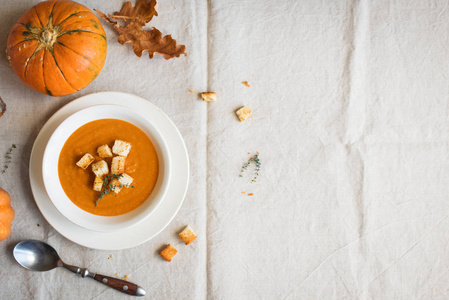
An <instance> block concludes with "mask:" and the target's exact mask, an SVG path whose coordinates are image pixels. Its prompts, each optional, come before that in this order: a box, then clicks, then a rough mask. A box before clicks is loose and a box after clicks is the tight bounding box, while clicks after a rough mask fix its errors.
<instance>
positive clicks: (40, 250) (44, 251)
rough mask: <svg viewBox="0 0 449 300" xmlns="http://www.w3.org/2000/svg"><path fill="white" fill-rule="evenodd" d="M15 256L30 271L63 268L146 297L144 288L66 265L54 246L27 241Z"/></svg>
mask: <svg viewBox="0 0 449 300" xmlns="http://www.w3.org/2000/svg"><path fill="white" fill-rule="evenodd" d="M13 255H14V258H15V259H16V260H17V262H18V263H19V264H20V265H21V266H22V267H24V268H26V269H28V270H32V271H39V272H42V271H49V270H53V269H54V268H57V267H63V268H65V269H67V270H69V271H71V272H73V273H75V274H77V275H80V276H81V277H83V278H84V277H90V278H92V279H95V280H96V281H98V282H101V283H102V284H104V285H107V286H109V287H112V288H114V289H116V290H118V291H120V292H122V293H125V294H128V295H133V296H145V294H146V292H145V290H144V289H143V288H141V287H140V286H138V285H136V284H134V283H131V282H128V281H125V280H121V279H118V278H114V277H109V276H104V275H100V274H95V273H91V272H89V271H88V270H87V269H85V268H83V269H82V268H79V267H76V266H71V265H68V264H66V263H64V262H63V261H62V260H61V258H60V257H59V255H58V253H57V252H56V250H55V249H54V248H53V247H52V246H50V245H48V244H46V243H44V242H41V241H36V240H27V241H23V242H20V243H18V244H17V245H16V246H15V247H14V251H13Z"/></svg>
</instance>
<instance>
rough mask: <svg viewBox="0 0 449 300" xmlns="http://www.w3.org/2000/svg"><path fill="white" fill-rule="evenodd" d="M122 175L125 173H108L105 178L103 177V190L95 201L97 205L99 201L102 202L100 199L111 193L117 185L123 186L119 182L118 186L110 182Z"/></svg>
mask: <svg viewBox="0 0 449 300" xmlns="http://www.w3.org/2000/svg"><path fill="white" fill-rule="evenodd" d="M122 177H123V175H121V174H111V175H106V176H105V178H103V189H102V190H101V193H100V195H98V198H97V200H96V201H95V206H97V205H98V202H100V200H101V199H103V197H104V196H106V195H107V194H109V193H111V192H112V191H113V190H114V189H115V188H116V187H119V188H122V185H121V184H119V185H118V186H117V185H115V184H110V182H111V181H112V180H113V179H120V178H122Z"/></svg>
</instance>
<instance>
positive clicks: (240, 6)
mask: <svg viewBox="0 0 449 300" xmlns="http://www.w3.org/2000/svg"><path fill="white" fill-rule="evenodd" d="M79 2H81V3H83V4H85V5H86V6H88V7H89V8H92V9H93V8H96V9H100V10H102V11H104V12H113V11H116V10H118V9H119V8H120V7H121V5H122V3H123V1H122V0H109V1H100V0H96V1H95V0H80V1H79ZM35 3H37V1H33V0H21V1H13V0H2V1H1V5H2V7H1V10H0V23H1V26H0V45H5V44H6V38H7V35H8V32H9V28H10V27H11V26H12V25H13V23H14V22H15V21H16V19H18V17H19V16H20V15H21V14H22V13H23V12H24V11H25V10H26V9H27V8H28V7H30V6H32V5H34V4H35ZM158 7H159V16H158V17H157V18H155V19H154V20H153V21H152V23H151V26H155V27H157V28H159V29H160V30H162V32H163V33H164V34H168V33H171V34H172V35H173V37H175V38H176V39H177V40H178V41H179V42H180V43H184V44H185V45H186V46H187V52H188V56H187V57H182V58H178V59H173V60H170V61H165V60H164V59H163V58H161V57H157V58H156V59H153V60H151V61H150V60H148V58H145V57H142V58H137V57H136V56H135V55H134V54H133V53H132V50H131V48H130V47H129V46H121V45H119V44H118V43H117V41H116V33H115V32H114V31H113V30H112V29H111V28H110V27H109V26H106V25H104V27H105V30H106V33H107V36H108V57H107V62H106V65H105V67H104V68H103V71H102V72H101V74H100V76H99V77H98V78H97V79H96V80H95V81H94V82H93V83H92V84H91V85H90V86H89V87H87V88H86V89H84V90H82V91H81V92H78V93H77V94H74V95H71V96H67V97H63V98H59V99H57V98H50V97H47V96H44V95H40V94H38V93H36V92H34V91H32V90H30V89H29V88H26V87H25V86H24V85H23V84H22V83H21V82H20V81H19V79H18V78H17V77H16V76H15V75H14V74H13V72H12V70H11V69H10V67H9V65H8V62H7V60H6V57H5V54H4V52H0V53H1V54H0V96H1V97H2V98H3V99H4V100H5V101H6V102H7V104H8V112H7V114H6V115H5V116H4V117H2V118H1V119H0V155H3V154H2V153H5V152H6V151H7V150H8V148H9V147H10V146H11V144H12V143H15V144H16V145H17V146H18V148H17V149H16V151H15V152H14V153H13V161H12V163H11V165H10V168H9V169H8V171H7V173H6V174H4V175H0V186H2V187H3V188H5V189H6V190H8V191H9V192H10V193H11V195H12V198H13V207H14V209H15V211H16V219H15V220H14V222H13V233H12V235H11V236H10V237H9V238H8V239H7V240H6V241H3V242H0V266H1V267H0V299H79V298H84V299H122V298H125V297H127V296H125V295H122V294H119V293H117V292H115V291H113V290H111V289H108V288H106V287H103V286H102V285H99V284H97V283H95V282H92V281H90V280H87V279H80V278H76V277H75V276H73V275H72V274H70V273H69V272H66V271H65V270H54V271H51V272H46V273H33V272H30V271H26V270H24V269H22V268H21V267H20V266H19V265H18V264H17V263H15V261H14V259H13V257H12V255H11V250H12V248H13V246H14V245H15V243H16V242H18V241H21V240H24V239H29V238H34V239H40V240H44V241H47V242H49V243H50V244H52V245H53V246H54V247H55V248H56V249H57V250H58V251H59V252H60V253H61V256H62V257H63V258H64V259H65V260H67V262H70V263H73V264H76V265H80V266H85V267H88V268H89V269H90V270H92V271H96V272H100V273H103V274H111V275H113V274H114V273H117V274H118V275H117V276H118V277H122V276H124V275H125V274H127V275H129V276H130V280H131V281H134V282H136V283H138V284H140V285H141V286H143V287H144V288H146V290H147V292H148V296H147V298H151V299H206V298H207V299H446V298H447V297H448V292H449V286H448V284H447V282H448V280H449V259H448V254H447V253H448V250H449V231H448V230H447V227H448V226H449V220H448V209H449V196H448V192H449V153H448V150H449V149H448V148H449V140H448V134H449V130H448V126H449V118H448V113H449V108H448V103H449V84H448V79H449V68H448V67H449V59H448V58H449V56H448V55H449V50H448V49H449V47H448V45H449V41H448V37H449V9H448V3H447V1H421V0H416V1H409V0H396V1H386V0H376V1H375V0H372V1H367V0H366V1H365V0H363V1H350V0H348V1H308V0H303V1H293V0H292V1H288V0H284V1H277V2H272V1H270V2H269V1H256V0H254V1H252V0H251V1H236V0H228V1H218V0H217V1H214V0H212V1H206V0H204V1H193V0H192V1H175V0H160V1H159V4H158ZM244 80H247V81H248V82H249V84H250V85H251V87H250V88H247V87H245V86H243V85H242V84H241V83H240V82H241V81H244ZM189 89H192V90H194V91H195V93H190V92H189V91H188V90H189ZM110 90H112V91H121V92H127V93H132V94H136V95H138V96H140V97H143V98H145V99H147V100H148V101H150V102H152V103H154V104H155V105H157V106H158V107H160V108H161V109H162V110H163V111H164V112H165V113H166V114H167V115H168V116H169V117H170V118H171V119H172V120H173V121H174V122H175V124H176V125H177V126H178V128H179V130H180V131H181V133H182V135H183V137H184V139H185V141H186V144H187V148H188V151H189V156H190V161H191V180H190V185H189V189H188V193H187V196H186V199H185V202H184V204H183V206H182V207H181V210H180V212H179V213H178V215H177V216H176V217H175V219H174V220H173V222H172V223H171V224H170V225H169V226H168V227H167V228H166V229H165V230H164V231H163V232H162V233H161V234H159V235H158V236H157V237H155V238H154V239H152V240H151V241H149V242H146V243H144V244H142V245H140V246H138V247H135V248H132V249H129V250H123V251H98V250H91V249H87V248H84V247H81V246H78V245H76V244H73V243H72V242H70V241H68V240H67V239H65V238H64V237H62V236H61V235H60V234H58V233H57V232H56V231H55V230H54V229H53V228H52V227H51V226H50V225H49V224H48V223H46V221H45V220H44V218H43V217H42V215H41V214H40V212H39V210H38V209H37V207H36V204H35V202H34V200H33V197H32V194H31V190H30V186H29V180H28V161H29V157H30V152H31V147H32V145H33V142H34V139H35V137H36V136H37V134H38V132H39V130H40V129H41V127H42V126H43V124H44V123H45V122H46V120H47V119H48V118H49V117H50V116H51V115H52V114H53V113H54V112H56V111H57V110H58V109H59V108H60V107H62V106H63V105H64V104H66V103H68V102H70V101H71V100H73V99H76V98H77V97H79V96H82V95H86V94H89V93H93V92H99V91H110ZM206 90H210V91H215V92H217V93H218V95H219V101H218V102H216V103H209V104H206V103H203V102H201V101H200V100H199V99H198V97H197V93H198V92H201V91H206ZM241 105H247V106H249V107H250V108H251V109H252V110H253V118H252V119H251V120H249V121H248V122H245V123H239V122H238V121H237V119H236V117H235V115H234V110H235V109H236V108H238V107H239V106H241ZM256 151H260V153H261V154H260V158H261V161H262V170H261V172H260V177H259V180H258V182H257V184H250V183H249V181H250V175H249V174H248V175H247V176H248V177H245V178H243V179H242V178H239V177H238V175H239V172H240V168H241V165H242V164H243V163H245V161H246V160H247V159H248V157H249V155H248V154H247V153H248V152H253V153H254V152H256ZM1 159H3V157H0V163H1V162H2V161H1ZM241 191H246V192H252V193H254V196H252V197H248V196H243V195H242V194H241ZM37 224H39V225H40V226H37ZM186 224H190V225H191V226H192V227H193V228H194V229H195V230H196V232H197V234H198V236H199V237H198V239H197V240H196V241H195V242H194V243H193V244H192V245H191V246H189V247H183V246H182V245H181V243H180V241H179V240H178V239H177V237H176V233H177V232H178V231H179V230H180V229H182V227H183V226H184V225H186ZM169 242H170V243H172V244H175V245H177V246H178V250H179V253H178V255H177V256H176V257H175V258H174V260H173V261H172V262H171V263H166V262H165V261H162V260H161V259H160V258H159V257H158V254H157V253H158V250H160V248H161V247H162V246H163V245H164V244H165V243H169ZM110 254H112V256H113V257H112V258H111V259H108V257H109V255H110Z"/></svg>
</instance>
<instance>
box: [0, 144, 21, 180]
mask: <svg viewBox="0 0 449 300" xmlns="http://www.w3.org/2000/svg"><path fill="white" fill-rule="evenodd" d="M16 148H17V147H16V145H15V144H12V146H11V147H10V148H9V149H8V152H6V154H5V164H4V165H3V168H2V171H1V172H0V173H1V174H5V173H6V170H7V169H8V167H9V164H10V163H11V160H12V156H11V155H12V152H13V150H14V149H16Z"/></svg>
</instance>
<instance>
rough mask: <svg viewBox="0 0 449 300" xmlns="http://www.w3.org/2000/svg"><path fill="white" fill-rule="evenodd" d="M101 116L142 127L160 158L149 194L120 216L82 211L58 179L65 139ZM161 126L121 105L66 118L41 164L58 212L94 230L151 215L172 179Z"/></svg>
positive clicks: (98, 107)
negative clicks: (157, 172) (133, 208)
mask: <svg viewBox="0 0 449 300" xmlns="http://www.w3.org/2000/svg"><path fill="white" fill-rule="evenodd" d="M99 119H119V120H123V121H127V122H129V123H132V124H134V125H135V126H137V127H139V128H140V129H141V130H142V131H144V132H145V133H146V134H147V135H148V137H149V138H150V139H151V140H152V141H153V145H154V147H155V149H156V152H157V155H158V159H159V176H158V179H157V182H156V185H155V187H154V189H153V192H152V193H151V195H150V197H149V198H148V199H147V200H146V201H145V202H144V203H143V204H142V205H141V206H139V208H138V209H135V210H133V211H130V212H128V213H126V214H123V215H120V216H114V217H105V216H97V215H94V214H91V213H88V212H86V211H84V210H82V209H81V208H79V207H78V206H76V205H75V204H74V203H73V202H72V201H71V200H70V199H69V198H68V197H67V195H66V194H65V192H64V190H63V189H62V186H61V183H60V181H59V174H58V159H57V158H58V157H59V155H60V153H61V150H62V147H63V146H64V144H65V142H66V141H67V139H68V138H69V137H70V136H71V135H72V133H73V132H75V131H76V130H77V129H78V128H80V127H81V126H83V125H85V124H86V123H89V122H92V121H95V120H99ZM158 127H159V124H158V123H155V122H154V120H153V119H151V120H148V119H146V118H145V116H143V115H141V114H139V113H138V112H136V111H134V110H132V109H129V108H127V107H124V106H119V105H94V106H90V107H88V108H84V109H82V110H80V111H77V112H76V113H74V114H72V115H71V116H70V117H68V118H67V119H65V120H64V121H63V122H62V123H61V124H60V125H59V126H58V128H56V130H55V131H54V132H53V134H52V135H51V137H50V140H49V141H48V144H47V147H46V148H45V152H44V158H43V166H42V174H43V178H44V186H45V189H46V190H47V194H48V196H49V197H50V199H51V200H52V202H53V204H54V205H55V206H56V208H57V209H58V210H59V212H60V213H61V214H63V215H64V216H65V217H66V218H67V219H68V220H70V221H71V222H73V223H75V224H76V225H79V226H81V227H84V228H86V229H90V230H95V231H115V230H123V229H124V228H127V227H130V226H134V225H136V224H138V223H139V222H141V221H143V220H144V219H146V218H148V217H149V216H150V214H151V213H152V212H153V211H154V210H155V209H156V208H157V206H158V205H159V204H160V203H161V201H162V199H163V198H164V196H165V194H166V192H167V188H168V184H169V181H170V154H169V150H168V147H167V144H166V142H165V139H164V138H163V136H162V135H161V133H160V130H159V129H158ZM131 151H132V150H131ZM89 171H90V170H89ZM93 200H94V199H93ZM93 200H92V201H93Z"/></svg>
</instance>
